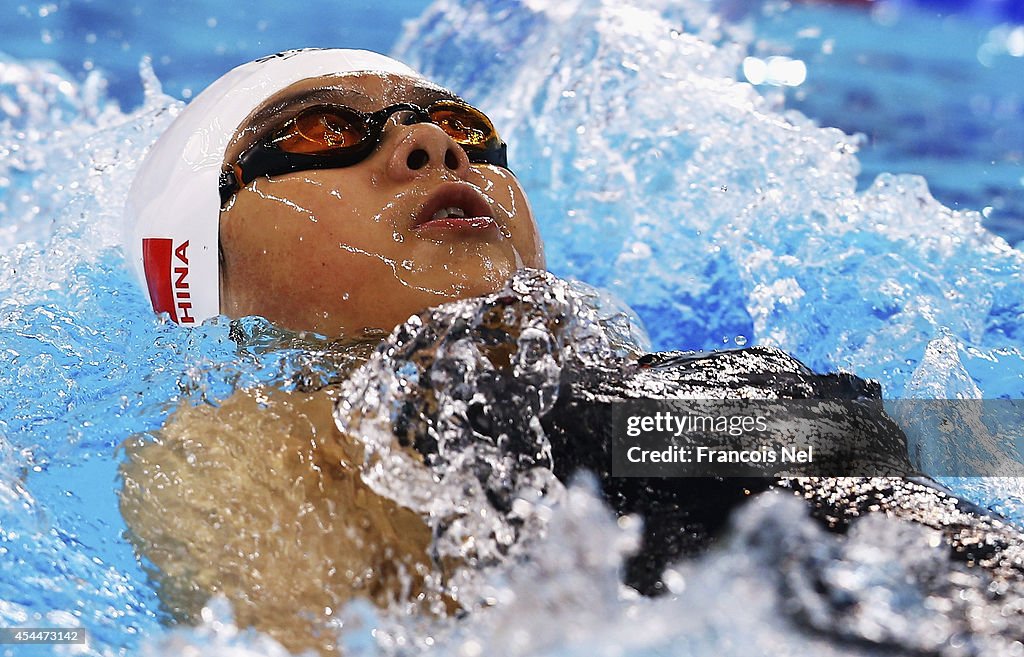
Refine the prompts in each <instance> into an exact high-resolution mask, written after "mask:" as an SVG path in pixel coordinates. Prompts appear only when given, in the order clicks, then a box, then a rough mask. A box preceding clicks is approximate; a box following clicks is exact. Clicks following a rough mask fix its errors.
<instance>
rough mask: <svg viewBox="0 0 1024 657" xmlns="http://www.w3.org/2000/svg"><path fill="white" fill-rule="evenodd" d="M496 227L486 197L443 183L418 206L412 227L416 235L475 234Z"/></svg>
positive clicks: (472, 189)
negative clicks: (450, 232) (429, 232)
mask: <svg viewBox="0 0 1024 657" xmlns="http://www.w3.org/2000/svg"><path fill="white" fill-rule="evenodd" d="M496 225H497V223H496V222H495V220H494V213H493V212H492V211H491V206H490V204H489V203H488V202H487V198H486V197H485V196H484V195H483V194H481V193H480V192H479V191H478V190H477V189H476V188H475V187H471V186H469V185H466V184H460V183H445V184H444V185H441V186H439V187H438V188H437V189H435V190H434V191H433V192H432V193H431V195H430V197H429V198H428V199H427V200H426V202H425V203H424V204H423V205H422V206H421V207H420V209H419V211H418V212H417V213H416V218H415V220H414V221H413V224H412V228H413V230H415V231H417V232H425V231H435V230H458V231H478V230H487V229H489V228H491V227H494V226H496Z"/></svg>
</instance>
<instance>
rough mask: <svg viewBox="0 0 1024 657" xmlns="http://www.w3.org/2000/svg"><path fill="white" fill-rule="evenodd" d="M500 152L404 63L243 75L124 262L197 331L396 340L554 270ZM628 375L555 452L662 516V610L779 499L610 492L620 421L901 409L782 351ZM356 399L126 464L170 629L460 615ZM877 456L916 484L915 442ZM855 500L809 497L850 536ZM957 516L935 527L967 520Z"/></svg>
mask: <svg viewBox="0 0 1024 657" xmlns="http://www.w3.org/2000/svg"><path fill="white" fill-rule="evenodd" d="M504 151H505V146H504V144H503V143H502V141H501V139H500V137H499V136H498V134H497V131H496V130H495V129H494V127H493V125H492V124H491V122H490V121H489V120H488V119H487V118H486V117H485V116H484V115H483V114H482V113H480V112H479V111H478V110H476V109H474V108H472V107H471V106H469V105H468V104H466V103H465V102H464V101H463V100H461V99H460V98H458V97H457V96H455V95H454V94H452V93H451V92H448V91H446V90H444V89H442V88H440V87H438V86H437V85H435V84H433V83H431V82H429V81H427V80H425V79H424V78H423V77H422V76H419V75H418V74H416V73H415V72H413V71H411V70H410V69H408V68H407V67H406V66H404V65H402V64H400V63H398V62H395V61H394V60H391V59H388V58H385V57H382V56H380V55H376V54H373V53H365V52H358V51H346V50H312V51H296V52H289V53H282V54H281V55H278V56H274V57H270V58H266V59H264V60H260V61H257V62H253V63H250V64H246V65H245V66H242V67H240V68H238V69H236V70H234V71H232V72H230V73H228V74H227V75H225V76H224V77H223V78H221V79H220V80H218V81H217V82H215V83H214V84H213V85H212V86H211V87H210V88H209V89H207V90H206V91H204V92H203V93H202V94H200V95H199V96H198V97H197V98H196V99H195V100H194V101H193V102H192V103H191V104H190V105H189V106H188V107H187V108H185V109H184V110H183V111H182V112H181V114H180V115H179V116H178V118H177V119H176V121H175V122H174V123H173V124H172V125H171V127H170V128H169V129H168V130H167V132H166V134H165V135H163V136H162V137H161V138H160V140H159V141H158V142H157V144H156V145H155V146H154V147H153V149H152V151H151V153H150V154H149V156H148V157H147V159H146V161H145V162H144V163H143V165H142V167H141V168H140V171H139V172H138V175H137V178H136V181H135V183H134V184H133V187H132V190H131V194H130V198H129V201H128V206H127V212H126V216H127V217H128V220H129V221H128V223H129V230H128V231H127V242H126V251H127V253H128V255H129V258H130V259H131V261H132V263H133V264H134V265H135V267H136V268H137V271H138V274H139V279H140V281H141V282H142V286H143V289H144V290H146V291H147V292H148V294H149V296H150V300H151V302H152V305H153V308H154V309H155V310H156V311H157V312H166V313H167V314H168V315H169V316H170V318H171V319H172V320H174V321H176V322H179V323H180V324H182V325H185V326H188V325H194V324H196V323H199V322H202V321H203V320H204V319H207V318H210V317H213V316H216V315H218V314H223V315H227V316H228V317H232V318H235V317H242V316H245V315H251V314H258V315H262V316H264V317H266V318H268V319H270V320H271V321H273V322H274V323H276V324H277V325H279V326H282V327H284V328H288V329H292V330H296V331H314V332H317V333H320V334H322V335H326V336H330V337H346V338H353V337H360V336H371V337H372V336H380V335H381V331H386V330H388V329H390V328H392V327H393V326H395V325H396V324H398V323H401V322H403V321H404V320H405V319H406V318H408V317H409V316H410V315H412V314H415V313H418V312H420V311H423V310H424V309H426V308H428V307H431V306H436V305H437V304H440V303H443V302H445V301H450V300H454V299H462V298H468V297H474V296H479V295H484V294H488V293H491V292H494V291H496V290H498V289H499V288H501V287H502V285H503V283H504V282H505V280H506V279H507V278H508V277H509V276H510V275H512V274H514V273H515V272H516V271H517V270H518V269H520V268H535V269H543V268H544V266H545V262H544V254H543V247H542V244H541V240H540V237H539V234H538V232H537V227H536V224H535V222H534V220H533V216H532V214H531V212H530V209H529V205H528V203H527V200H526V196H525V194H524V193H523V190H522V189H521V187H520V186H519V184H518V182H517V181H516V179H515V176H514V175H513V174H512V173H511V172H510V171H509V169H508V164H507V162H506V161H505V153H504ZM501 303H505V301H504V300H501ZM499 305H500V304H499ZM514 315H515V313H511V314H510V316H514ZM502 317H504V315H502ZM501 321H504V320H501ZM499 346H500V345H499ZM652 356H653V358H652ZM429 357H430V355H427V356H425V359H429ZM620 365H622V364H621V363H614V364H611V365H610V366H609V367H608V368H607V370H600V371H594V372H590V371H589V370H587V371H582V372H579V373H577V374H578V376H572V377H569V378H568V380H570V381H573V384H572V385H571V386H569V388H568V389H567V390H565V391H564V394H561V396H560V397H559V403H558V405H557V407H556V408H555V409H554V410H553V411H552V412H551V414H550V415H549V416H548V417H546V418H545V420H546V422H547V425H546V426H545V431H546V433H547V435H548V437H549V438H550V439H551V445H552V454H553V459H552V460H553V462H554V468H553V471H554V472H555V474H556V475H557V476H558V477H559V478H560V479H562V480H563V481H565V480H567V479H568V478H569V477H570V476H571V475H572V474H573V470H574V469H576V468H578V467H583V468H586V469H589V470H591V471H594V472H596V473H597V474H598V476H599V479H600V482H601V485H602V489H603V492H604V494H605V499H606V501H608V502H609V503H610V504H611V505H612V507H613V508H614V509H615V511H616V512H618V513H620V514H625V513H641V514H643V515H644V516H645V519H646V520H647V522H646V524H645V529H644V531H645V535H644V545H643V550H642V551H641V553H640V554H638V555H637V557H636V558H635V559H633V560H632V561H631V563H630V564H628V566H627V570H628V571H629V572H627V573H626V579H627V582H628V583H630V584H631V585H632V586H634V587H635V588H636V589H637V590H640V591H643V592H645V593H652V594H653V593H657V592H659V591H661V590H664V588H663V586H662V582H661V581H660V578H661V573H662V569H663V568H664V566H665V565H666V564H668V563H670V562H671V561H673V560H675V559H677V558H679V557H680V556H682V555H685V554H689V553H692V552H695V551H697V550H700V549H703V548H704V547H705V546H706V545H707V544H708V542H709V541H713V540H715V538H716V536H718V535H719V533H720V531H722V528H723V527H724V526H725V520H726V519H727V518H728V515H729V512H730V510H731V509H732V508H734V507H735V506H736V505H738V504H740V503H742V501H743V500H745V499H746V498H747V497H748V496H749V495H750V494H751V493H752V492H756V491H758V490H761V489H763V488H767V487H769V486H770V485H771V482H770V481H769V480H756V481H744V480H729V479H714V478H702V479H684V480H662V481H656V480H654V479H646V480H644V481H642V482H638V481H637V480H630V479H623V478H616V477H614V476H612V475H611V473H610V472H609V468H608V466H609V460H608V458H607V450H608V449H610V441H609V440H608V439H607V438H600V439H599V438H597V436H598V434H599V433H600V432H601V431H604V432H605V433H607V431H608V427H610V426H611V422H610V420H609V419H608V417H607V415H608V413H609V412H610V411H609V408H608V405H609V399H611V398H613V397H614V396H619V397H620V398H637V397H638V396H650V394H651V390H652V389H657V390H661V391H662V394H668V393H672V395H675V396H679V397H683V398H703V397H705V396H706V397H708V398H718V397H720V396H721V395H723V394H724V395H725V396H726V397H729V396H739V395H741V394H749V393H750V392H751V391H754V392H757V391H761V392H763V393H764V394H766V395H767V396H766V397H765V398H768V399H775V398H787V396H788V397H792V396H794V395H795V396H796V397H797V398H810V399H819V398H820V399H829V398H835V397H836V395H837V394H840V393H841V394H842V395H846V397H844V398H849V399H852V400H860V399H864V400H867V401H868V402H871V403H875V402H877V406H878V407H879V408H880V406H881V404H880V394H879V390H878V386H877V384H871V385H869V384H868V383H866V382H864V381H862V380H860V379H857V378H856V377H854V376H852V375H846V374H832V375H815V374H813V373H812V372H811V371H810V370H808V369H807V368H805V367H804V366H803V365H802V364H800V363H799V362H798V361H796V360H795V359H793V358H791V357H788V356H785V355H784V354H781V352H778V351H777V350H770V349H764V348H753V349H747V350H739V351H734V352H724V353H722V354H711V355H704V356H701V357H699V358H698V357H695V356H694V355H692V354H674V355H669V357H665V356H664V355H661V356H658V355H648V356H645V357H644V358H643V359H641V360H638V361H635V362H632V363H625V365H624V366H623V367H621V368H620ZM588 381H590V382H593V383H594V385H593V386H592V387H593V389H594V390H599V391H600V394H597V393H595V392H594V391H593V390H590V389H588V386H589V385H590V384H589V383H588ZM418 384H419V385H424V384H425V382H424V381H419V382H418ZM337 394H338V392H337V390H335V389H334V388H332V387H330V386H328V387H325V388H323V389H321V390H317V391H314V392H291V393H285V392H283V391H281V390H277V389H257V390H248V391H246V390H242V391H239V392H237V393H236V394H235V395H234V396H232V397H231V398H229V399H227V400H225V401H223V402H222V403H220V405H219V406H217V407H213V406H211V405H201V406H191V405H184V406H182V407H181V408H179V409H178V410H177V411H176V412H175V413H174V414H173V415H172V417H171V418H170V419H169V420H168V421H167V423H166V425H165V426H164V427H163V428H162V429H161V430H160V431H158V432H155V434H154V435H152V436H149V437H140V438H136V439H132V440H131V441H129V443H128V445H127V448H126V461H125V463H124V465H123V467H122V477H123V482H124V485H123V489H122V493H121V510H122V513H123V515H124V518H125V520H126V523H127V525H128V527H129V530H130V534H131V538H132V540H133V542H134V543H135V545H136V548H137V550H138V552H139V553H140V555H142V556H143V557H145V559H146V560H147V561H148V563H151V564H152V566H153V575H154V577H155V578H156V580H157V581H158V582H159V585H160V595H161V600H162V602H163V604H164V606H165V607H166V611H167V612H168V614H169V615H170V616H171V617H172V618H174V619H176V620H180V621H185V622H189V621H194V620H196V619H197V616H198V613H199V611H200V609H201V606H202V605H203V603H205V602H206V601H207V600H208V599H209V597H210V596H212V595H221V596H224V597H226V598H227V599H228V600H230V601H231V603H232V605H233V609H234V612H235V616H236V621H237V623H238V625H239V626H242V627H248V626H252V627H255V628H257V629H259V630H262V631H264V632H267V633H268V634H270V635H271V636H273V637H274V638H276V639H277V640H279V641H280V642H281V643H282V644H283V645H284V646H285V647H286V648H287V649H289V650H291V651H293V652H299V651H303V650H307V649H313V650H316V651H318V652H320V653H321V654H324V655H329V654H336V653H337V650H338V649H337V646H336V636H337V634H336V631H337V629H338V625H337V623H338V621H336V614H337V612H338V611H339V610H340V609H341V608H342V607H343V606H344V605H345V604H346V603H347V602H348V601H350V600H351V599H353V598H356V597H362V598H366V599H369V600H371V601H372V602H374V603H376V604H378V605H381V606H388V605H395V604H397V605H401V606H402V607H404V608H407V609H410V610H418V611H423V612H426V613H432V614H446V613H452V612H454V611H456V610H457V608H458V601H456V600H452V599H445V598H441V599H438V598H435V597H431V595H430V594H429V591H436V590H439V589H438V588H437V587H429V586H427V585H426V583H427V582H428V580H434V581H436V580H437V579H438V578H440V579H443V578H445V577H446V575H447V573H446V572H445V571H444V568H449V567H458V564H454V565H453V564H447V563H445V564H438V563H436V562H435V560H434V559H432V558H431V556H430V555H429V554H428V550H429V546H430V543H431V538H432V537H431V532H430V530H429V529H428V527H427V525H426V524H425V523H424V522H423V519H422V518H420V517H419V516H418V515H417V514H415V513H413V512H412V511H411V510H409V509H405V508H402V507H400V506H398V505H397V504H396V503H394V502H393V501H391V500H389V499H386V498H383V497H380V496H378V495H376V494H375V493H374V492H373V491H371V490H370V488H369V487H367V486H366V485H365V484H364V483H363V481H362V479H361V477H360V471H359V466H360V465H361V464H362V462H363V457H362V448H361V445H359V444H358V443H357V441H355V440H354V439H353V438H351V437H349V436H346V435H344V434H342V433H341V432H340V431H339V430H338V429H337V427H336V426H335V423H334V420H333V417H332V409H333V406H334V402H335V400H336V399H337ZM672 395H669V396H672ZM755 397H756V395H755ZM423 398H424V399H429V398H430V397H429V395H424V396H423ZM879 412H880V411H879ZM826 419H827V418H826ZM840 419H841V418H840ZM847 419H848V418H847ZM879 439H880V442H879V443H878V444H883V445H885V446H886V447H887V449H888V450H889V452H891V455H892V457H893V460H895V461H897V462H898V463H899V465H901V466H902V465H903V459H904V457H905V452H906V445H905V437H904V436H903V435H902V433H901V432H900V431H899V430H898V428H892V429H891V430H889V429H886V431H885V432H883V434H882V435H880V436H879ZM877 451H878V450H877V449H876V450H875V452H877ZM866 454H867V456H869V457H872V456H874V453H867V452H866ZM790 487H791V488H794V487H795V488H799V487H800V484H799V483H798V484H796V485H791V486H790ZM835 487H836V486H835V480H824V481H823V482H822V483H820V484H815V486H813V487H811V488H809V489H804V490H801V491H800V492H801V494H802V495H805V496H806V497H807V499H808V500H812V501H814V502H815V503H816V504H819V505H820V506H819V509H820V512H821V515H823V516H828V517H830V518H834V517H837V516H836V514H833V515H832V516H829V514H830V513H832V511H833V510H834V509H836V508H837V506H838V504H837V502H836V501H835V499H842V498H841V496H838V495H832V493H834V492H835ZM858 494H859V493H858ZM924 494H925V493H921V495H924ZM886 495H887V496H888V497H887V498H886V499H890V498H891V499H892V500H896V502H894V503H893V504H894V506H895V507H897V508H902V507H899V504H898V503H897V502H898V495H896V494H889V493H886ZM942 495H944V493H943V494H940V493H934V494H932V497H931V498H929V499H931V500H932V502H929V504H930V505H931V507H930V508H933V509H936V510H938V509H942V508H945V507H946V506H948V504H947V498H945V497H942ZM861 497H864V496H861ZM865 499H868V498H867V497H865ZM870 499H872V500H874V499H876V498H875V497H870ZM878 499H881V498H878ZM850 508H851V509H853V510H852V511H850V512H849V515H851V516H852V515H856V514H859V513H860V509H859V508H854V507H850ZM854 512H856V513H854ZM956 522H960V521H959V520H957V521H956ZM955 524H956V523H953V522H950V523H949V525H950V526H951V527H952V526H954V525H955ZM950 542H951V544H955V542H954V541H953V540H951V541H950Z"/></svg>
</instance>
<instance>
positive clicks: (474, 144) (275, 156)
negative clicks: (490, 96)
mask: <svg viewBox="0 0 1024 657" xmlns="http://www.w3.org/2000/svg"><path fill="white" fill-rule="evenodd" d="M397 112H409V113H411V117H410V118H409V119H406V120H405V121H404V123H405V124H406V125H411V124H413V123H427V122H429V123H433V124H434V125H436V126H438V127H439V128H441V129H442V130H444V131H445V133H446V134H447V135H448V136H449V137H451V138H452V139H453V140H454V141H455V142H456V143H457V144H459V146H461V147H462V149H463V150H464V151H466V155H467V156H468V157H469V161H470V162H474V163H477V164H493V165H495V166H499V167H502V168H506V169H507V168H508V160H507V157H506V153H505V151H506V146H505V142H503V141H502V140H501V137H499V136H498V132H497V130H495V129H494V124H492V123H491V120H490V119H488V118H487V116H486V115H485V114H484V113H483V112H481V111H480V110H478V109H476V108H475V107H472V106H470V105H467V104H465V103H461V102H459V101H456V100H436V101H434V102H433V103H431V104H430V105H428V106H427V107H420V106H419V105H414V104H412V103H398V104H396V105H390V106H388V107H385V108H384V109H381V110H377V111H376V112H373V113H370V114H368V113H366V112H361V111H359V110H357V109H353V108H351V107H346V106H344V105H316V106H313V107H309V108H307V109H304V110H302V111H301V112H299V114H297V115H296V116H294V117H292V118H290V119H288V121H286V122H285V123H284V125H283V126H281V128H280V129H279V130H277V131H276V132H273V133H272V134H271V136H270V138H269V139H265V140H261V141H258V142H256V143H255V144H253V145H252V146H250V147H249V148H247V149H246V150H244V151H242V154H241V155H240V156H239V157H238V161H237V162H236V163H235V164H234V165H233V166H232V167H231V168H230V169H227V170H225V171H223V172H221V175H220V201H221V206H222V207H223V205H224V204H225V203H227V202H228V201H229V200H230V199H231V196H232V195H233V194H234V193H235V192H237V191H238V190H239V189H241V188H242V187H245V186H246V185H248V184H249V183H251V182H252V181H253V180H256V179H257V178H259V177H261V176H273V175H279V174H282V173H289V172H293V171H305V170H309V169H338V168H342V167H349V166H352V165H354V164H358V163H359V162H362V161H363V160H365V159H366V158H367V157H368V156H369V155H370V153H372V152H373V151H374V150H375V149H376V148H377V146H378V145H379V144H380V141H381V135H382V133H383V132H384V126H385V125H386V124H387V122H388V119H389V118H390V117H391V115H392V114H395V113H397Z"/></svg>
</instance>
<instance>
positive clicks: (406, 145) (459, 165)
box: [388, 123, 469, 182]
mask: <svg viewBox="0 0 1024 657" xmlns="http://www.w3.org/2000/svg"><path fill="white" fill-rule="evenodd" d="M401 130H402V131H403V133H402V134H400V135H398V136H397V140H396V141H394V142H393V143H394V145H393V146H392V149H393V150H392V152H391V156H390V158H389V159H388V176H389V177H391V178H392V179H393V180H395V181H396V182H409V181H412V180H414V179H416V178H418V177H420V176H424V175H429V174H431V173H434V174H436V173H437V172H438V171H440V172H441V173H453V174H455V175H456V176H458V177H459V178H465V177H466V174H467V173H468V171H469V157H467V155H466V151H464V150H462V147H461V146H459V145H458V144H457V143H456V142H455V140H453V139H452V138H451V137H449V136H448V135H447V134H446V133H445V131H444V130H442V129H441V128H439V127H438V126H436V125H434V124H433V123H415V124H413V125H410V126H402V127H401Z"/></svg>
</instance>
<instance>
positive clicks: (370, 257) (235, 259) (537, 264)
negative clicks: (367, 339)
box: [220, 73, 545, 336]
mask: <svg viewBox="0 0 1024 657" xmlns="http://www.w3.org/2000/svg"><path fill="white" fill-rule="evenodd" d="M440 98H452V96H451V94H450V93H449V92H447V91H444V90H443V89H440V88H438V87H434V86H432V85H430V84H429V83H426V82H424V81H423V80H417V79H415V78H408V77H405V76H401V75H392V74H388V75H379V74H368V73H363V74H356V75H347V76H328V77H322V78H315V79H311V80H304V81H302V82H298V83H296V84H294V85H292V86H290V87H288V88H286V89H284V90H283V91H282V92H280V93H278V94H277V95H275V96H274V97H273V98H271V99H270V100H269V101H268V102H267V103H265V104H264V106H263V108H262V109H261V110H257V111H256V112H254V113H253V115H252V116H251V117H250V118H249V119H248V120H247V121H246V122H245V123H243V125H242V127H241V128H240V129H239V131H238V133H237V134H236V135H235V138H234V140H233V141H232V143H231V145H230V146H229V147H228V150H227V153H226V154H225V158H226V159H225V161H226V162H227V163H229V164H234V163H235V162H237V160H238V156H239V154H240V153H242V152H244V151H245V149H246V148H248V147H249V146H250V145H251V144H253V143H255V142H256V141H259V140H263V139H266V138H267V137H269V136H270V135H273V134H275V133H276V132H277V131H279V130H280V129H281V127H282V124H283V123H284V122H286V121H287V120H288V119H289V118H291V117H293V116H295V115H296V114H298V113H299V112H300V111H302V110H303V109H306V108H308V107H310V106H312V105H318V104H325V103H327V104H337V105H345V106H348V107H352V108H354V109H358V110H361V111H364V112H372V111H375V110H378V109H381V108H383V107H385V106H388V105H392V104H395V103H399V102H411V103H415V104H417V105H420V106H423V107H426V106H427V105H429V104H430V103H431V102H432V101H434V100H437V99H440ZM402 118H403V117H402V116H401V115H395V116H393V117H392V120H391V121H390V122H389V123H388V125H387V126H386V127H385V129H384V132H383V135H382V140H381V143H380V145H379V146H378V147H377V149H376V150H375V151H374V152H373V153H371V154H370V155H369V156H367V158H366V159H365V160H363V161H361V162H359V163H358V164H355V165H352V166H348V167H344V168H337V169H319V170H307V171H298V172H294V173H286V174H281V175H273V176H263V177H261V178H257V179H256V180H254V181H253V182H251V183H249V184H248V185H247V186H246V187H244V188H243V189H241V190H239V191H238V193H237V194H236V195H235V196H234V198H233V199H232V200H230V201H229V202H228V203H227V205H225V207H224V208H223V209H222V211H221V221H220V245H221V249H222V253H223V261H222V264H221V272H222V273H221V312H222V313H224V314H226V315H229V316H231V317H241V316H244V315H262V316H264V317H266V318H267V319H269V320H271V321H273V322H275V323H276V324H278V325H280V326H284V327H286V328H290V329H293V330H312V331H316V332H318V333H323V334H326V335H332V336H333V335H341V334H345V335H350V336H351V335H358V334H359V333H360V332H362V331H363V330H364V329H369V328H380V329H390V328H392V327H394V326H395V325H397V324H399V323H401V322H403V321H405V320H406V319H408V318H409V316H410V315H412V314H415V313H417V312H419V311H421V310H423V309H425V308H428V307H430V306H435V305H438V304H440V303H444V302H446V301H451V300H453V299H461V298H466V297H472V296H479V295H482V294H487V293H490V292H494V291H496V290H497V289H499V288H500V287H501V285H502V284H503V283H504V282H505V281H506V280H507V279H508V278H509V276H511V275H512V273H513V272H515V271H516V270H517V269H520V268H523V267H533V268H538V269H543V268H544V266H545V263H544V250H543V246H542V243H541V240H540V235H539V234H538V232H537V226H536V224H535V222H534V219H533V215H532V213H531V211H530V207H529V205H528V203H527V200H526V196H525V194H524V193H523V190H522V188H521V187H520V186H519V183H518V181H517V180H516V178H515V177H514V176H513V175H512V174H511V173H510V172H509V171H507V170H506V169H502V168H500V167H497V166H494V165H490V164H472V163H470V162H469V160H468V158H467V156H466V153H465V151H464V150H463V149H462V148H461V147H460V146H459V145H458V144H457V143H456V142H455V141H454V140H453V139H452V138H451V137H449V136H448V134H447V133H445V132H444V131H443V130H442V129H441V128H440V127H438V126H437V125H434V124H433V123H414V124H411V125H405V124H404V123H403V122H402ZM446 208H461V209H462V210H463V211H464V213H465V214H466V216H469V217H479V218H480V219H479V220H475V221H468V220H467V221H459V220H458V219H457V215H458V214H459V212H458V211H456V212H454V213H452V215H453V216H454V217H455V218H447V219H445V218H437V217H438V216H439V214H440V215H444V214H447V213H444V212H440V213H439V211H443V210H445V209H446Z"/></svg>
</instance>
